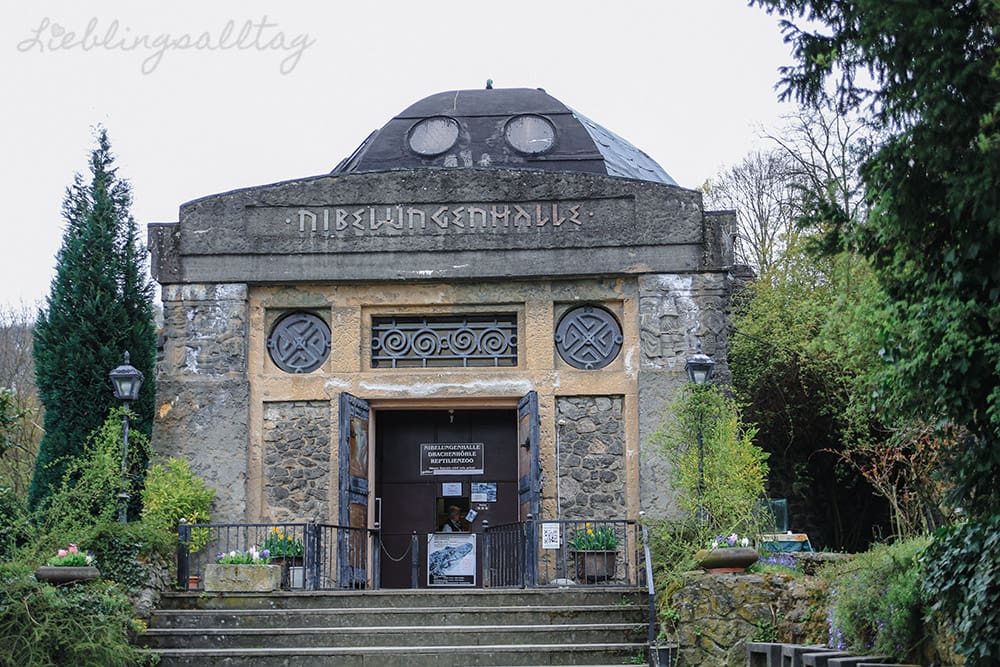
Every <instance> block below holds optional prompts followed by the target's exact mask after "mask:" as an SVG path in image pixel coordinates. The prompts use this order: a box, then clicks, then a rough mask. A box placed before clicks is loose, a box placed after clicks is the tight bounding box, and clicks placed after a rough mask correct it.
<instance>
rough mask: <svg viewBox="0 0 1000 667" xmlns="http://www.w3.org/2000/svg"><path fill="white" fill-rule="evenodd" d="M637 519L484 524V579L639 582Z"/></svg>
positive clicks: (529, 583) (506, 583)
mask: <svg viewBox="0 0 1000 667" xmlns="http://www.w3.org/2000/svg"><path fill="white" fill-rule="evenodd" d="M645 562H646V556H645V553H644V552H642V544H641V541H640V539H639V524H638V523H637V522H636V521H634V520H632V519H604V520H593V519H591V520H575V519H572V520H571V519H559V520H553V521H549V520H534V519H532V518H530V517H529V518H528V520H527V521H523V522H520V523H510V524H501V525H497V526H486V528H485V529H484V534H483V578H484V580H485V581H484V585H485V586H487V587H493V588H505V587H528V588H530V587H533V586H549V585H559V584H569V583H573V584H578V585H590V586H629V587H635V586H640V585H644V584H645V583H646V580H647V578H648V575H647V573H646V569H647V568H645V567H644V563H645Z"/></svg>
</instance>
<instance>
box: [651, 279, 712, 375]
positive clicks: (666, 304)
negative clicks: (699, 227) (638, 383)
mask: <svg viewBox="0 0 1000 667" xmlns="http://www.w3.org/2000/svg"><path fill="white" fill-rule="evenodd" d="M729 293H730V286H729V284H728V281H727V277H726V276H725V275H724V274H719V273H699V274H656V275H646V276H641V277H640V278H639V336H640V345H641V349H642V368H644V369H654V370H673V369H679V370H683V368H684V362H685V360H686V359H687V357H688V356H690V355H691V354H692V353H693V352H694V350H695V347H696V345H697V343H698V342H699V341H701V344H702V347H703V348H704V351H705V353H706V354H708V355H710V356H712V357H714V358H716V361H717V362H718V361H719V358H718V355H719V353H720V352H723V351H724V346H725V340H726V317H727V310H728V308H729Z"/></svg>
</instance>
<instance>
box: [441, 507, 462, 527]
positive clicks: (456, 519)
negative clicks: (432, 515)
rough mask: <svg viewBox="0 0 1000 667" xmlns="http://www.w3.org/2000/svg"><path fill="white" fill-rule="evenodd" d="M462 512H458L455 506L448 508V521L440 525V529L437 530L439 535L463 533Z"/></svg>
mask: <svg viewBox="0 0 1000 667" xmlns="http://www.w3.org/2000/svg"><path fill="white" fill-rule="evenodd" d="M461 515H462V510H460V509H459V508H458V507H456V506H455V505H452V506H450V507H449V508H448V520H447V521H445V522H444V523H443V524H441V528H439V529H438V532H439V533H464V532H465V528H464V527H463V526H462V516H461Z"/></svg>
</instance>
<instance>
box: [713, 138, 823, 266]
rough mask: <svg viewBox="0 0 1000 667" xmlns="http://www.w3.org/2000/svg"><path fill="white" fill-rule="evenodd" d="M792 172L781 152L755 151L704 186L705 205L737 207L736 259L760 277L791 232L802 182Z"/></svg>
mask: <svg viewBox="0 0 1000 667" xmlns="http://www.w3.org/2000/svg"><path fill="white" fill-rule="evenodd" d="M795 168H796V165H795V162H794V161H793V160H791V159H790V158H789V157H788V156H787V155H786V154H785V152H784V151H783V150H780V149H773V150H770V151H766V152H761V151H755V152H753V153H750V154H749V155H747V156H746V157H744V158H743V161H742V162H740V163H739V164H737V165H735V166H733V167H730V168H729V169H726V170H725V171H723V172H722V173H720V174H719V175H718V176H716V177H715V178H713V179H711V180H709V181H708V182H706V183H705V185H704V186H703V187H702V191H703V193H704V195H705V201H706V204H707V205H708V206H710V207H713V208H725V209H735V211H736V220H737V225H738V229H737V234H736V261H737V262H738V263H740V264H746V265H748V266H751V267H753V268H754V270H755V271H757V272H758V273H762V272H764V271H767V270H769V269H770V268H771V267H772V266H774V264H775V263H776V262H777V261H778V260H779V259H780V257H781V255H782V253H783V251H784V249H785V248H786V247H787V245H788V243H789V242H790V240H791V236H793V235H794V233H795V217H796V215H798V212H799V207H798V206H797V202H798V200H799V198H800V197H801V190H800V188H799V184H800V183H804V181H800V180H799V179H798V177H797V176H796V174H795Z"/></svg>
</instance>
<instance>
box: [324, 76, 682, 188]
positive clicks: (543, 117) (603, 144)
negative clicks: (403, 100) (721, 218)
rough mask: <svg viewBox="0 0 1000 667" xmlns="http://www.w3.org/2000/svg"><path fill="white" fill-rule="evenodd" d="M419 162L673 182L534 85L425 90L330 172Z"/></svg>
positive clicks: (413, 165) (415, 165)
mask: <svg viewBox="0 0 1000 667" xmlns="http://www.w3.org/2000/svg"><path fill="white" fill-rule="evenodd" d="M422 167H442V168H444V167H455V168H462V167H465V168H490V167H493V168H502V169H534V170H542V171H555V172H567V171H569V172H584V173H592V174H607V175H609V176H619V177H622V178H634V179H639V180H643V181H652V182H655V183H664V184H667V185H677V183H676V182H675V181H674V179H672V178H671V177H670V175H669V174H667V172H666V171H664V170H663V168H662V167H661V166H660V165H658V164H657V163H656V162H655V161H654V160H653V159H652V158H650V157H649V156H648V155H646V154H645V153H643V152H642V151H641V150H639V149H638V148H636V147H635V146H633V145H632V144H630V143H629V142H627V141H625V140H624V139H622V138H621V137H619V136H618V135H617V134H615V133H613V132H611V131H609V130H607V129H605V128H603V127H601V126H600V125H598V124H597V123H595V122H593V121H592V120H590V119H588V118H586V117H585V116H583V115H582V114H580V113H577V112H576V111H573V110H572V109H570V108H569V107H567V106H566V105H565V104H563V103H562V102H560V101H559V100H557V99H555V98H554V97H552V96H551V95H549V94H547V93H546V92H545V91H544V90H541V89H534V88H503V89H489V88H488V89H485V90H452V91H448V92H444V93H437V94H435V95H431V96H430V97H425V98H424V99H422V100H420V101H419V102H416V103H414V104H412V105H411V106H410V107H408V108H407V109H406V110H405V111H403V112H402V113H400V114H399V115H398V116H396V117H395V118H393V119H392V120H390V121H389V122H388V123H386V124H385V126H384V127H383V128H382V129H380V130H376V131H375V132H373V133H372V134H371V135H370V136H369V137H368V138H367V139H366V140H365V141H364V143H362V144H361V146H359V147H358V148H357V150H355V151H354V153H352V154H351V155H350V156H349V157H348V158H346V159H345V160H344V161H343V162H341V163H340V164H339V165H337V167H336V168H335V169H334V170H333V173H334V174H344V173H353V172H366V171H390V170H393V169H419V168H422Z"/></svg>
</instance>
